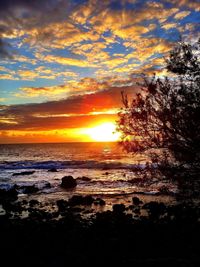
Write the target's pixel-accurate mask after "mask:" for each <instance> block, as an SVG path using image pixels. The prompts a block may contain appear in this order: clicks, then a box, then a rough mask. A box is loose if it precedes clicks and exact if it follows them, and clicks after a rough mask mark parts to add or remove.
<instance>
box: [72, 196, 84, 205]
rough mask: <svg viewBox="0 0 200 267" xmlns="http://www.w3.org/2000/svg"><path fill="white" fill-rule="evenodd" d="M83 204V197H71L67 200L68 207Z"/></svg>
mask: <svg viewBox="0 0 200 267" xmlns="http://www.w3.org/2000/svg"><path fill="white" fill-rule="evenodd" d="M83 202H84V198H83V196H73V197H71V198H70V199H69V205H70V206H78V205H83Z"/></svg>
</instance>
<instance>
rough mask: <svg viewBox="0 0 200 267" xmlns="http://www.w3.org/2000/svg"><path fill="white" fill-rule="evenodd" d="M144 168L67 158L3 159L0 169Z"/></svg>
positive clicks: (135, 165) (143, 165) (120, 163)
mask: <svg viewBox="0 0 200 267" xmlns="http://www.w3.org/2000/svg"><path fill="white" fill-rule="evenodd" d="M52 168H56V169H104V170H107V169H134V170H137V169H143V168H145V164H135V163H133V164H130V163H122V162H117V161H115V162H113V161H112V162H110V161H95V160H66V161H33V160H25V161H2V162H0V170H20V169H44V170H48V169H52Z"/></svg>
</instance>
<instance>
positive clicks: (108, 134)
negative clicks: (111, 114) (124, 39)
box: [85, 122, 120, 142]
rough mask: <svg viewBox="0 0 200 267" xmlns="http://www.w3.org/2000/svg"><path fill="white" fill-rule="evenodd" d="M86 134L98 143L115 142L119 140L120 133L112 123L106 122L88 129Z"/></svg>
mask: <svg viewBox="0 0 200 267" xmlns="http://www.w3.org/2000/svg"><path fill="white" fill-rule="evenodd" d="M85 133H86V134H87V135H88V136H89V137H90V138H91V139H92V140H93V141H96V142H114V141H117V140H119V137H120V133H119V132H116V126H115V124H114V123H112V122H105V123H102V124H100V125H98V126H95V127H92V128H88V129H87V130H86V131H85Z"/></svg>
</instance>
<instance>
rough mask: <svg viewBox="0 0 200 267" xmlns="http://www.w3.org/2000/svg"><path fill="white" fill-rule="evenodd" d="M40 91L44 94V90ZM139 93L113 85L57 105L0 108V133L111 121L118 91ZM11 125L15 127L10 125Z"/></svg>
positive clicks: (72, 97)
mask: <svg viewBox="0 0 200 267" xmlns="http://www.w3.org/2000/svg"><path fill="white" fill-rule="evenodd" d="M39 90H40V89H39ZM41 90H44V91H45V89H44V88H42V89H41ZM139 90H140V89H139V87H137V86H136V85H135V84H134V83H132V84H131V85H130V84H129V85H125V84H124V86H123V85H121V86H119V87H116V86H114V85H113V86H110V87H109V88H107V89H103V90H99V91H96V92H93V93H90V94H82V95H76V96H71V97H68V98H66V99H62V100H57V101H49V102H45V103H40V104H24V105H11V106H0V109H1V111H0V121H1V122H0V130H52V129H54V130H55V129H61V128H65V129H66V128H81V127H86V125H89V124H94V123H95V122H97V121H101V120H114V118H116V115H115V113H112V112H109V110H116V109H118V108H119V107H121V106H122V102H121V91H125V92H126V93H128V94H129V95H133V94H134V93H135V92H138V91H139ZM46 93H48V91H46ZM67 114H68V116H67ZM52 115H53V116H52ZM56 115H57V116H56ZM2 120H4V122H3V121H2ZM5 120H6V123H5ZM13 121H15V122H16V124H13V123H12V122H13ZM9 122H10V123H9Z"/></svg>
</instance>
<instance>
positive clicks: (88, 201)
mask: <svg viewBox="0 0 200 267" xmlns="http://www.w3.org/2000/svg"><path fill="white" fill-rule="evenodd" d="M93 202H94V198H93V197H92V196H85V197H84V198H83V205H88V206H89V205H92V203H93Z"/></svg>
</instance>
